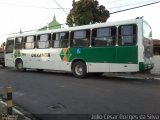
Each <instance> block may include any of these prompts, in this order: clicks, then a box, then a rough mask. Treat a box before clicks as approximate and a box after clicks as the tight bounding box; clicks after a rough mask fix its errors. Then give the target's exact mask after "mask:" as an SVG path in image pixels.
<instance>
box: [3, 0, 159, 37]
mask: <svg viewBox="0 0 160 120" xmlns="http://www.w3.org/2000/svg"><path fill="white" fill-rule="evenodd" d="M157 3H160V1H157V2H153V3H149V4H145V5H141V6H137V7H132V8H128V9H124V10H119V11H116V12H112V13H110V14H115V13H119V12H124V11H128V10H132V9H137V8H140V7H145V6H149V5H153V4H157ZM65 24H66V23H63V24H60V25H65ZM56 26H57V25H56ZM52 27H55V25H54V26H50V27H46V28H52ZM31 31H37V29H35V30H28V31H23V33H25V32H31ZM12 34H19V32H17V33H10V34H4V35H0V36H6V35H12Z"/></svg>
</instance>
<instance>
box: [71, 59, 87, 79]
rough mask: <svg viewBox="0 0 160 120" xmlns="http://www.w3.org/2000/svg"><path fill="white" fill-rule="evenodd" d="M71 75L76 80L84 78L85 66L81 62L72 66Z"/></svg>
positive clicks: (85, 73)
mask: <svg viewBox="0 0 160 120" xmlns="http://www.w3.org/2000/svg"><path fill="white" fill-rule="evenodd" d="M72 73H73V75H74V76H75V77H77V78H84V77H86V75H87V69H86V64H85V63H84V62H82V61H78V62H75V63H74V64H73V68H72Z"/></svg>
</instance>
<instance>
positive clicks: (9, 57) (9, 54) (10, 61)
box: [5, 39, 15, 67]
mask: <svg viewBox="0 0 160 120" xmlns="http://www.w3.org/2000/svg"><path fill="white" fill-rule="evenodd" d="M13 51H14V39H8V40H7V43H6V51H5V66H8V67H14V66H15V63H14V54H13Z"/></svg>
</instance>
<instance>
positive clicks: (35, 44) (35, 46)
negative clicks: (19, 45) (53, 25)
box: [23, 35, 37, 50]
mask: <svg viewBox="0 0 160 120" xmlns="http://www.w3.org/2000/svg"><path fill="white" fill-rule="evenodd" d="M31 36H33V37H34V42H26V41H27V37H31ZM26 43H34V47H33V48H26ZM23 44H24V49H25V50H28V49H35V48H37V40H36V35H28V36H25V37H24V43H23Z"/></svg>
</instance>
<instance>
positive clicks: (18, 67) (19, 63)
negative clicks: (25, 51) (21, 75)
mask: <svg viewBox="0 0 160 120" xmlns="http://www.w3.org/2000/svg"><path fill="white" fill-rule="evenodd" d="M16 69H17V71H22V72H25V71H26V68H23V62H22V60H18V61H17V62H16Z"/></svg>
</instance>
